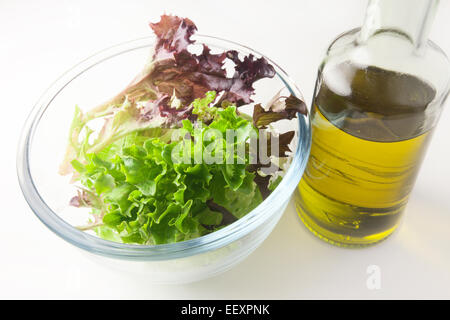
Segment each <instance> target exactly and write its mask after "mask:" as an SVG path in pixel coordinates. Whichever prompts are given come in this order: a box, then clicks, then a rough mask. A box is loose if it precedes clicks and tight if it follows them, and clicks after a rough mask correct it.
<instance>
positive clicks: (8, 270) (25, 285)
mask: <svg viewBox="0 0 450 320" xmlns="http://www.w3.org/2000/svg"><path fill="white" fill-rule="evenodd" d="M365 5H366V2H365V1H361V0H351V1H350V0H341V1H335V0H297V1H281V0H278V1H242V0H241V1H234V0H228V1H187V0H179V1H170V0H164V1H158V2H156V1H149V0H147V1H139V2H138V1H123V2H121V3H116V2H115V1H98V2H95V3H94V1H77V2H75V1H73V2H68V1H33V2H31V1H12V0H11V1H6V0H5V1H1V2H0V39H1V41H0V70H1V77H0V88H1V92H2V99H1V109H0V110H1V111H0V112H1V125H0V134H1V141H2V148H1V150H2V151H1V157H0V168H1V172H2V173H1V176H0V188H1V190H0V191H1V193H0V199H1V200H2V201H1V203H2V210H1V223H2V228H1V231H0V243H1V246H0V248H1V251H0V298H150V299H153V298H159V299H168V298H173V299H181V298H186V299H189V298H192V299H201V298H206V299H216V298H217V299H230V298H234V299H240V298H255V299H258V298H267V299H283V298H287V299H291V298H294V299H295V298H325V299H327V298H375V299H379V298H447V299H448V298H450V191H449V186H448V182H449V178H450V166H449V163H450V143H449V139H450V111H449V110H445V111H444V113H443V116H442V118H441V121H440V123H439V126H438V128H437V130H436V132H435V136H434V140H433V141H432V144H431V146H430V149H429V153H428V155H427V157H426V160H425V163H424V165H423V167H422V170H421V173H420V176H419V178H418V181H417V184H416V187H415V190H414V192H413V194H412V197H411V198H412V199H411V201H410V203H409V206H408V209H407V213H406V215H405V219H404V220H403V223H402V225H401V226H400V228H399V229H398V231H397V232H396V233H395V234H394V235H393V236H392V237H391V238H389V239H388V240H387V241H385V242H383V243H381V244H379V245H377V246H375V247H372V248H368V249H363V250H348V249H340V248H336V247H333V246H330V245H328V244H326V243H324V242H322V241H320V240H318V239H316V238H315V237H314V236H312V235H311V234H310V233H309V232H308V231H307V230H306V229H305V228H304V227H303V226H302V224H301V222H300V221H299V219H298V218H297V216H296V213H295V210H294V206H293V205H292V202H291V203H290V205H289V207H288V209H287V210H286V212H285V214H284V216H283V218H282V219H281V221H280V223H279V224H278V226H277V227H276V228H275V230H274V231H273V233H272V234H271V235H270V236H269V238H268V239H267V240H266V241H265V242H264V243H263V245H262V246H261V247H260V248H258V249H257V250H256V251H255V252H254V253H253V254H252V255H251V256H250V257H249V258H248V259H247V260H245V261H244V262H243V263H241V264H240V265H238V266H237V267H235V268H234V269H232V270H231V271H229V272H227V273H225V274H222V275H220V276H218V277H216V278H212V279H209V280H206V281H202V282H199V283H194V284H189V285H183V286H154V285H151V284H150V282H149V281H148V279H145V278H142V277H139V278H136V277H133V276H129V275H124V274H121V273H118V272H115V271H111V270H109V269H105V268H103V267H102V266H99V265H97V264H95V263H93V262H92V261H91V260H89V259H88V258H87V257H86V256H85V255H84V254H83V253H82V252H81V251H80V250H78V249H76V248H75V247H73V246H71V245H69V244H68V243H66V242H64V241H62V240H61V239H60V238H58V237H57V236H56V235H54V234H53V233H51V232H50V231H49V230H48V229H47V228H46V227H45V226H44V225H42V224H41V223H40V222H39V221H38V219H37V218H36V217H35V216H34V215H33V213H32V212H31V210H30V209H29V208H28V206H27V204H26V203H25V201H24V199H23V197H22V194H21V192H20V190H19V186H18V183H17V178H16V173H15V152H16V145H17V139H18V136H19V133H20V131H21V127H22V124H23V122H24V120H25V116H26V115H27V114H28V112H29V111H30V108H31V107H32V105H33V103H34V102H35V101H36V100H37V98H38V97H39V95H40V94H41V93H42V92H43V91H44V90H45V89H46V88H47V86H48V85H49V84H50V83H51V82H52V81H53V80H54V79H56V78H57V77H58V76H59V75H60V74H61V73H62V72H63V71H65V70H66V69H68V68H69V67H71V66H72V65H74V64H75V63H77V62H78V61H79V60H81V59H83V58H85V57H87V56H89V55H91V54H92V53H94V52H96V51H98V50H100V49H103V48H105V47H108V46H110V45H113V44H116V43H119V42H122V41H126V40H130V39H134V38H138V37H141V36H146V35H148V34H149V32H150V31H149V28H148V27H147V24H146V23H147V21H157V20H158V17H159V15H160V14H162V13H164V12H166V13H173V14H178V15H180V16H187V17H189V18H191V19H192V20H193V21H194V22H195V23H196V24H197V26H198V28H199V30H200V32H201V33H205V34H211V35H216V36H219V37H224V38H227V39H231V40H235V41H237V42H240V43H244V44H247V45H248V46H250V47H252V48H254V49H256V50H258V51H261V52H263V53H265V54H266V55H268V56H269V57H271V58H273V59H274V60H275V61H277V62H278V63H279V64H280V65H281V66H282V67H283V68H284V69H285V70H287V72H288V73H289V74H291V76H292V77H293V78H294V80H295V81H296V82H297V84H298V86H299V87H300V89H301V90H302V91H303V93H304V95H305V98H306V99H307V101H308V102H309V101H310V100H311V96H312V92H313V86H314V81H315V76H316V70H317V66H318V64H319V62H320V60H321V57H322V55H323V52H324V50H325V48H326V46H327V45H328V44H329V42H330V41H331V40H332V39H333V38H334V37H335V36H336V35H337V34H338V33H340V32H342V31H345V30H348V29H350V28H352V27H355V26H358V25H360V24H361V22H362V17H363V15H364V9H365ZM449 16H450V1H441V4H440V10H439V12H438V15H437V17H436V21H435V23H434V25H433V31H432V35H431V38H432V39H433V40H434V41H436V42H437V43H438V44H439V45H440V46H441V47H442V48H443V49H444V50H445V51H446V52H447V53H448V54H450V37H449V36H448V34H449V32H450V20H449V19H448V17H449ZM448 104H450V103H448V102H447V109H448V107H449V106H448ZM370 265H377V266H379V267H380V270H381V288H380V289H379V290H369V289H368V288H367V286H366V281H367V278H368V276H369V275H368V274H367V273H366V270H367V267H368V266H370Z"/></svg>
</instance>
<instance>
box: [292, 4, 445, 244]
mask: <svg viewBox="0 0 450 320" xmlns="http://www.w3.org/2000/svg"><path fill="white" fill-rule="evenodd" d="M411 2H415V4H416V5H417V6H416V7H414V6H411ZM401 3H403V4H404V5H405V7H404V8H403V9H404V10H410V11H411V12H410V14H411V18H414V17H416V18H417V20H419V21H418V22H417V23H418V24H419V25H420V27H417V26H415V25H412V24H411V23H405V24H402V21H401V19H400V20H396V19H393V18H392V17H391V16H392V12H393V11H392V10H394V9H395V8H392V6H398V5H399V4H401ZM435 7H436V1H430V0H410V1H403V0H399V1H389V0H378V1H369V8H368V14H367V16H366V23H365V25H364V26H363V27H362V29H357V30H352V31H350V32H348V33H346V34H343V35H342V36H340V37H339V38H338V39H337V40H335V41H334V42H333V43H332V45H331V47H330V49H329V50H328V53H327V57H326V59H325V60H324V63H323V64H322V66H321V67H320V69H319V75H318V79H317V84H316V91H315V94H314V101H313V106H312V110H311V122H312V146H311V155H310V158H309V161H308V164H307V167H306V170H305V173H304V175H303V178H302V180H301V181H300V184H299V186H298V188H297V190H296V192H295V205H296V209H297V212H298V214H299V216H300V218H301V219H302V221H303V222H304V223H305V225H306V226H307V227H308V228H309V229H310V230H311V231H312V232H313V233H314V234H316V235H317V236H319V237H320V238H322V239H324V240H326V241H328V242H330V243H332V244H336V245H341V246H364V245H369V244H373V243H376V242H379V241H380V240H382V239H384V238H386V237H387V236H388V235H389V234H391V233H392V232H393V231H394V230H395V229H396V227H397V226H398V224H399V221H400V217H401V215H402V213H403V211H404V209H405V206H406V204H407V202H408V198H409V196H410V193H411V190H412V188H413V185H414V182H415V179H416V176H417V174H418V171H419V167H420V164H421V162H422V160H423V158H424V155H425V152H426V149H427V145H428V143H429V141H430V139H431V136H432V133H433V128H434V126H435V124H436V122H437V119H438V118H439V114H440V110H441V108H442V104H443V102H444V100H445V97H446V95H447V93H448V88H449V74H448V73H447V74H446V75H445V76H444V77H440V76H436V75H433V74H432V70H427V71H426V72H424V70H425V69H423V68H424V66H428V65H429V66H430V68H432V69H433V70H434V71H436V72H437V71H438V67H439V65H440V66H441V68H444V70H449V65H448V60H447V59H446V57H445V55H444V54H443V53H442V51H439V50H437V49H436V47H435V45H434V44H433V45H432V44H431V43H429V42H427V41H426V38H423V37H425V35H424V33H425V31H427V30H428V29H429V28H428V25H429V21H430V19H431V17H432V13H433V12H434V10H435ZM397 9H399V8H397ZM394 12H395V10H394ZM383 14H384V15H386V14H389V16H388V17H385V18H383V17H384V16H383ZM373 15H375V17H374V16H373ZM374 19H378V20H377V21H376V23H374ZM374 26H375V27H374ZM391 50H392V51H391ZM430 52H433V53H434V54H430ZM430 55H432V56H434V58H435V59H437V58H438V57H439V59H437V60H434V61H430V60H429V59H430ZM445 68H446V69H445ZM441 72H442V70H441Z"/></svg>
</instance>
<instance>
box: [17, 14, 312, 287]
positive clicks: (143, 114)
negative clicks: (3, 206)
mask: <svg viewBox="0 0 450 320" xmlns="http://www.w3.org/2000/svg"><path fill="white" fill-rule="evenodd" d="M150 27H151V28H152V30H153V32H154V36H153V37H149V38H142V39H137V40H134V41H130V42H126V43H123V44H120V45H117V46H114V47H111V48H108V49H106V50H103V51H101V52H99V53H98V54H96V55H94V56H92V57H90V58H88V59H86V60H84V61H83V62H81V63H80V64H79V65H77V66H75V67H74V68H73V69H72V70H69V71H68V72H67V73H65V74H64V75H63V76H62V77H61V78H60V79H58V80H57V81H56V82H55V83H54V84H53V85H52V86H51V87H50V89H49V90H48V91H47V92H46V93H45V94H44V95H43V96H42V98H41V99H40V100H39V102H38V104H37V106H36V107H35V109H34V110H33V112H32V113H31V115H30V116H29V118H28V120H27V123H26V125H25V129H24V133H23V136H22V139H21V141H20V146H19V153H18V158H17V160H18V162H17V164H18V175H19V182H20V185H21V188H22V191H23V193H24V196H25V198H26V200H27V201H28V203H29V205H30V207H31V208H32V210H33V211H34V212H35V214H36V215H37V216H38V218H39V219H40V220H41V221H42V222H43V223H44V224H45V225H46V226H48V227H49V228H50V229H51V230H52V231H54V232H55V233H56V234H58V235H59V236H61V237H62V238H63V239H65V240H67V241H69V242H70V243H72V244H74V245H75V246H77V247H79V248H81V249H84V250H85V251H87V252H90V253H94V256H95V257H97V258H99V259H104V261H109V265H111V266H113V267H115V268H120V269H121V270H140V272H145V273H150V274H152V275H153V276H154V277H153V278H154V279H155V281H158V282H187V281H194V280H198V279H201V278H205V277H208V276H211V275H213V274H217V273H219V272H221V271H224V270H226V269H228V268H230V267H231V266H233V265H235V264H236V263H238V262H239V261H241V260H242V259H244V258H245V257H246V256H247V255H248V254H250V252H252V251H253V250H254V249H255V248H256V247H257V246H258V245H259V244H260V243H261V242H262V241H263V240H264V239H265V238H266V237H267V235H268V234H269V233H270V231H271V230H272V229H273V227H274V226H275V224H276V223H277V222H278V220H279V218H280V217H281V214H282V212H283V211H284V208H285V207H286V205H287V203H288V201H289V199H290V195H291V194H292V192H293V190H294V189H295V187H296V186H297V184H298V182H299V180H300V178H301V175H302V173H303V170H304V168H305V164H306V161H307V158H308V155H309V147H310V133H311V132H310V131H311V128H310V123H309V117H308V113H307V109H306V106H305V103H304V102H303V100H302V96H301V94H300V92H299V90H298V89H297V87H296V86H295V84H294V83H293V82H292V80H291V79H289V77H288V76H287V74H286V73H285V72H284V71H283V70H282V69H281V68H280V67H278V66H277V65H276V64H275V63H274V62H273V61H271V60H270V59H269V58H267V57H265V56H263V55H261V54H259V53H257V52H256V51H253V50H251V49H249V48H247V47H245V46H241V45H239V44H237V43H234V42H231V41H226V40H222V39H219V38H215V37H209V36H202V35H198V34H196V31H197V28H196V26H195V25H194V23H193V22H192V21H191V20H189V19H187V18H180V17H177V16H170V15H163V16H162V17H161V20H160V21H159V22H158V23H154V24H153V23H152V24H150ZM149 52H150V54H149ZM145 56H146V57H147V58H145ZM146 59H147V60H146ZM139 65H141V67H139V69H140V71H138V72H136V73H137V75H136V73H135V74H134V78H133V80H132V81H131V82H128V84H125V83H123V79H126V78H127V77H128V75H129V74H131V72H134V71H133V70H135V69H134V67H137V66H139ZM131 66H133V67H131ZM128 81H129V80H128ZM106 93H108V94H106ZM111 93H112V94H111ZM108 96H109V99H108ZM77 100H78V101H77ZM102 101H103V102H102ZM104 101H106V102H104ZM74 106H75V107H74ZM55 133H56V134H55ZM49 155H51V156H49ZM111 258H112V260H111Z"/></svg>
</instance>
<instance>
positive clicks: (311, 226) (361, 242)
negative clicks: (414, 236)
mask: <svg viewBox="0 0 450 320" xmlns="http://www.w3.org/2000/svg"><path fill="white" fill-rule="evenodd" d="M296 210H297V214H298V216H299V217H300V219H301V220H302V222H303V224H304V225H305V226H306V228H307V229H308V230H309V231H310V232H311V233H312V234H314V235H315V236H316V237H318V238H319V239H321V240H323V241H325V242H327V243H329V244H331V245H334V246H337V247H342V248H364V247H369V246H373V245H375V244H378V243H380V242H382V241H384V240H386V239H387V238H388V237H389V236H390V235H391V234H392V233H393V232H394V231H395V230H396V229H397V226H398V225H395V226H393V227H392V228H390V229H388V230H386V231H383V232H381V233H377V234H374V235H370V236H366V237H354V236H349V235H344V234H338V233H334V232H332V231H329V230H327V229H324V228H323V227H321V226H320V225H318V224H317V223H315V222H314V220H313V219H311V218H310V217H309V216H308V214H307V213H305V212H304V211H303V209H302V208H299V206H296Z"/></svg>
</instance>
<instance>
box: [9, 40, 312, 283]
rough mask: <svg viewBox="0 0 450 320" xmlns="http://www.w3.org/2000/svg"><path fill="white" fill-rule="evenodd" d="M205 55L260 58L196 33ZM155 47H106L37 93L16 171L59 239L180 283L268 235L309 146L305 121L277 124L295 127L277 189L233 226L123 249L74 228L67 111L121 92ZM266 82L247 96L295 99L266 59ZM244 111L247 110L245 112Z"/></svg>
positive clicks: (142, 43) (237, 257) (139, 43)
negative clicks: (65, 170) (269, 75)
mask: <svg viewBox="0 0 450 320" xmlns="http://www.w3.org/2000/svg"><path fill="white" fill-rule="evenodd" d="M196 40H197V44H202V43H205V44H207V45H208V46H209V47H210V48H211V49H212V51H213V52H214V51H217V50H219V51H224V50H231V49H232V50H236V51H238V52H239V53H242V54H245V55H247V54H250V53H251V54H253V55H255V56H256V57H261V56H262V55H261V54H259V53H257V52H255V51H253V50H251V49H250V48H247V47H245V46H242V45H239V44H237V43H234V42H231V41H226V40H223V39H219V38H215V37H210V36H196ZM153 44H154V38H153V37H147V38H141V39H137V40H133V41H129V42H125V43H122V44H119V45H116V46H113V47H110V48H108V49H105V50H103V51H101V52H99V53H97V54H95V55H93V56H91V57H89V58H87V59H85V60H84V61H82V62H81V63H79V64H78V65H76V66H75V67H73V68H72V69H71V70H69V71H67V72H66V73H65V74H64V75H62V76H61V77H60V78H59V79H58V80H57V81H56V82H55V83H53V85H52V86H51V87H50V88H49V89H48V90H47V91H46V92H45V93H44V94H43V96H42V97H41V98H40V100H39V102H38V103H37V105H36V106H35V107H34V109H33V111H32V113H31V114H30V116H29V118H28V119H27V122H26V124H25V127H24V129H23V134H22V137H21V140H20V144H19V150H18V156H17V171H18V176H19V182H20V186H21V188H22V191H23V194H24V196H25V199H26V201H27V202H28V204H29V205H30V207H31V209H32V210H33V211H34V213H35V214H36V216H37V217H38V218H39V219H40V220H41V221H42V222H43V223H44V224H45V225H46V226H47V227H48V228H49V229H50V230H52V231H53V232H55V233H56V234H57V235H58V236H60V237H61V238H63V239H64V240H66V241H68V242H70V243H72V244H73V245H75V246H77V247H79V248H81V249H83V250H85V251H86V252H87V253H89V255H90V256H92V257H93V258H95V259H97V260H101V261H102V263H106V264H108V265H109V266H111V267H113V268H117V269H120V270H123V271H126V272H138V273H145V274H146V275H147V276H148V277H149V278H151V279H153V280H154V281H155V282H160V283H183V282H192V281H196V280H200V279H203V278H207V277H210V276H212V275H215V274H218V273H220V272H223V271H225V270H227V269H229V268H231V267H232V266H234V265H236V264H237V263H238V262H240V261H242V260H243V259H244V258H245V257H247V256H248V255H249V254H250V253H251V252H252V251H253V250H254V249H255V248H256V247H258V246H259V245H260V244H261V242H262V241H263V240H264V239H265V238H266V237H267V236H268V235H269V233H270V232H271V230H272V229H273V228H274V226H275V225H276V223H277V222H278V220H279V219H280V217H281V215H282V213H283V211H284V210H285V207H286V205H287V203H288V201H289V199H290V197H291V194H292V192H293V191H294V189H295V187H296V186H297V184H298V182H299V180H300V178H301V176H302V174H303V171H304V168H305V165H306V162H307V159H308V155H309V149H310V140H311V126H310V122H309V117H308V116H303V115H299V118H298V119H293V120H291V121H279V122H278V123H277V125H279V126H281V127H280V128H279V129H280V131H286V130H287V129H288V130H295V131H296V136H295V138H294V140H295V141H293V147H292V150H294V155H293V159H292V162H291V164H290V167H289V169H288V171H287V172H286V175H285V177H284V179H283V180H282V182H281V184H280V185H279V186H278V187H277V188H276V189H275V190H274V191H273V192H272V194H271V195H270V196H269V197H268V198H267V199H266V200H265V201H264V202H262V203H261V204H260V205H259V206H258V207H257V208H256V209H254V210H253V211H251V212H250V213H248V214H247V215H246V216H245V217H243V218H241V219H240V220H238V221H236V222H234V223H233V224H231V225H229V226H227V227H225V228H222V229H221V230H219V231H216V232H214V233H211V234H208V235H205V236H203V237H200V238H197V239H193V240H189V241H184V242H179V243H173V244H164V245H156V246H150V245H130V244H122V243H116V242H111V241H106V240H103V239H101V238H98V237H97V236H95V235H94V234H89V233H86V232H82V231H79V230H78V229H76V228H75V227H74V225H80V224H83V223H85V222H86V220H87V216H86V215H84V214H81V211H80V210H82V209H79V208H73V207H70V206H69V200H70V198H71V197H72V196H73V195H74V194H75V187H74V186H73V185H71V184H70V177H63V176H60V175H58V173H57V171H58V166H59V164H60V162H61V160H62V159H63V156H64V151H65V148H66V145H67V141H68V129H69V126H70V123H71V120H72V117H73V112H74V106H75V104H78V106H79V107H80V108H81V109H82V110H87V109H91V108H92V107H94V106H96V105H98V104H100V103H102V102H104V101H106V100H107V99H108V98H110V97H112V96H114V95H115V94H116V93H117V92H119V91H121V90H122V89H123V88H124V87H125V86H126V85H127V84H128V82H129V81H130V80H131V79H133V77H134V76H135V75H136V74H137V73H138V72H139V71H140V70H141V69H142V67H143V64H144V63H145V61H147V58H148V55H149V52H150V50H151V48H152V46H153ZM265 58H266V59H267V60H268V61H270V63H271V64H272V65H273V66H274V67H275V70H276V76H275V77H274V78H273V79H263V80H260V81H258V82H257V83H256V84H255V89H256V94H255V96H254V97H253V99H254V100H255V101H257V102H266V101H269V100H270V98H271V97H272V96H273V95H275V94H276V93H277V92H278V90H279V89H280V88H284V89H283V90H285V91H286V92H285V93H292V94H293V95H295V96H297V97H299V98H302V95H301V93H300V91H299V90H298V88H297V87H296V86H295V84H294V83H293V81H292V80H291V79H290V78H289V77H288V75H287V74H286V73H285V72H284V71H283V70H282V69H281V68H280V67H278V66H277V65H276V64H275V63H274V62H273V61H271V60H270V59H269V58H267V57H265ZM249 112H250V113H251V112H252V110H249Z"/></svg>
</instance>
